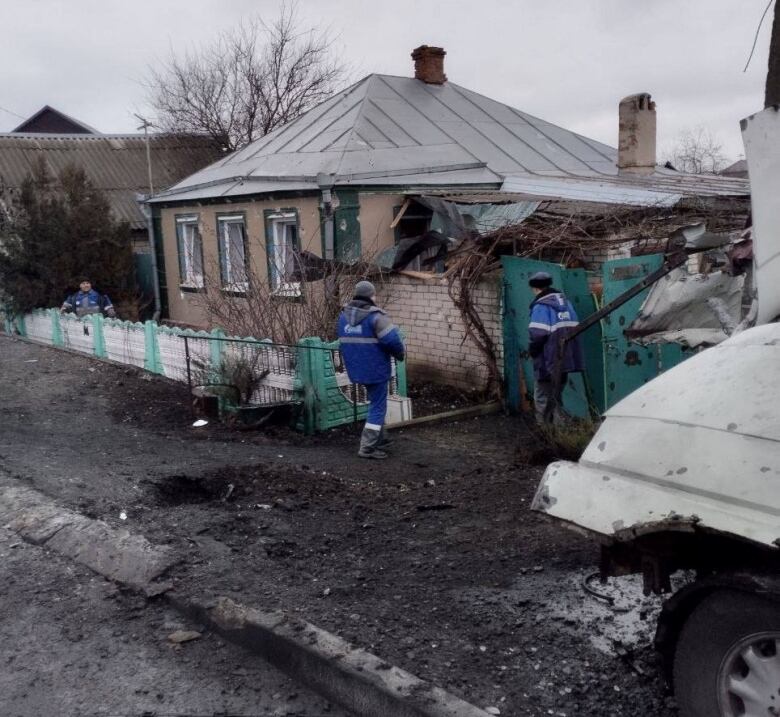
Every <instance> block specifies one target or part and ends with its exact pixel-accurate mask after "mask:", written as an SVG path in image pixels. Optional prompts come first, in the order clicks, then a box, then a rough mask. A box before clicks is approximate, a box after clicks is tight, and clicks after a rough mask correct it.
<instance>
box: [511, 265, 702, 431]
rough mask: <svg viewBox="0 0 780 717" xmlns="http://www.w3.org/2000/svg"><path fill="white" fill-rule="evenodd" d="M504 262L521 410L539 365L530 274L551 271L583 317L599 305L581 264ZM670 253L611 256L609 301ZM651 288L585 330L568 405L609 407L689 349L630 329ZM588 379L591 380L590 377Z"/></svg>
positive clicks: (579, 412) (515, 398) (578, 410)
mask: <svg viewBox="0 0 780 717" xmlns="http://www.w3.org/2000/svg"><path fill="white" fill-rule="evenodd" d="M501 262H502V265H503V269H504V316H503V321H504V378H505V381H506V394H507V400H508V403H509V406H510V408H511V409H512V410H515V411H517V410H520V408H521V406H522V403H523V393H524V390H525V393H526V394H527V395H528V396H529V397H530V395H531V394H532V392H533V365H532V362H531V360H530V357H529V356H528V320H529V307H530V305H531V302H532V301H533V298H534V295H533V293H532V292H531V289H530V287H529V286H528V279H529V278H530V276H531V274H533V273H534V272H537V271H546V272H548V273H549V274H550V275H551V276H552V277H553V285H554V286H555V287H557V288H559V289H561V290H562V291H563V292H564V293H565V294H566V296H567V297H568V298H569V300H570V301H571V302H572V304H573V305H574V308H575V310H576V311H577V315H578V317H579V318H580V320H582V319H584V318H586V317H587V316H589V315H590V314H591V313H593V312H594V311H595V310H596V309H597V308H598V307H597V302H596V299H595V297H594V296H592V295H591V294H590V293H589V290H588V281H587V274H586V272H585V271H584V270H582V269H566V268H564V267H562V266H560V265H559V264H551V263H548V262H542V261H535V260H533V259H521V258H519V257H502V259H501ZM662 263H663V256H661V255H660V254H653V255H650V256H642V257H630V258H627V259H615V260H613V261H608V262H605V263H604V267H603V287H604V289H603V295H602V305H606V304H608V303H609V302H610V301H612V300H613V299H615V298H617V297H618V296H620V294H622V293H623V292H624V291H626V290H627V289H630V288H631V287H632V286H634V285H635V284H636V283H637V282H639V281H641V280H642V279H643V278H644V277H645V276H647V275H648V274H650V273H651V272H653V271H655V270H656V269H658V268H659V267H660V266H661V264H662ZM648 292H649V289H647V290H645V291H643V292H642V293H640V294H638V295H637V296H635V297H634V298H633V299H631V300H630V301H628V302H626V303H625V304H623V306H621V307H620V308H619V309H617V310H616V311H615V312H613V313H612V314H610V315H609V316H607V317H606V318H605V319H604V320H602V321H601V323H600V325H596V326H593V327H592V328H590V329H588V330H587V331H586V332H585V333H584V334H583V335H582V339H581V340H582V346H583V351H584V354H585V364H586V370H585V373H584V376H579V375H573V376H570V377H569V382H568V385H567V387H566V390H565V391H564V395H563V403H564V408H566V410H567V411H568V412H569V413H571V414H572V415H575V416H587V415H588V408H589V407H590V408H591V409H592V410H593V411H594V412H596V413H603V412H604V411H605V410H607V409H608V408H609V407H611V406H613V405H615V403H617V402H618V401H620V400H621V399H622V398H624V397H625V396H627V395H628V394H629V393H631V392H632V391H634V390H635V389H637V388H639V387H640V386H641V385H642V384H644V383H647V382H648V381H650V380H651V379H653V378H655V377H656V376H657V375H658V374H659V373H660V372H661V371H663V370H665V369H667V368H671V367H672V366H674V365H676V364H678V363H680V361H682V360H684V359H685V358H687V357H688V356H689V355H690V352H689V351H686V350H684V349H682V348H681V347H679V346H676V345H653V346H640V345H639V344H635V343H632V342H630V341H628V339H626V337H625V336H624V334H623V332H624V331H625V329H626V328H627V327H628V326H629V325H630V324H631V322H632V321H633V320H634V318H635V317H636V316H637V314H638V313H639V308H640V307H641V306H642V303H643V302H644V300H645V297H646V296H647V293H648ZM583 378H584V381H583Z"/></svg>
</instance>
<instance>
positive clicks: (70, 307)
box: [62, 289, 114, 316]
mask: <svg viewBox="0 0 780 717" xmlns="http://www.w3.org/2000/svg"><path fill="white" fill-rule="evenodd" d="M62 308H63V309H64V310H65V311H73V312H74V313H75V314H76V316H87V315H88V314H102V313H103V312H104V311H107V312H109V313H111V312H113V310H114V306H113V304H112V303H111V299H109V298H108V296H106V295H105V294H101V293H99V292H97V291H95V290H94V289H90V290H89V291H88V292H86V293H84V292H83V291H77V292H76V293H75V294H71V295H70V296H69V297H68V298H66V299H65V303H64V304H63V305H62Z"/></svg>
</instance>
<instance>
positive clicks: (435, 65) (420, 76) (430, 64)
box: [412, 45, 447, 85]
mask: <svg viewBox="0 0 780 717" xmlns="http://www.w3.org/2000/svg"><path fill="white" fill-rule="evenodd" d="M446 54H447V53H446V52H445V51H444V49H443V48H441V47H429V46H428V45H420V47H418V48H415V49H414V50H412V59H413V60H414V78H415V79H416V80H421V81H422V82H427V83H428V84H429V85H443V84H444V83H445V82H446V81H447V75H445V74H444V56H445V55H446Z"/></svg>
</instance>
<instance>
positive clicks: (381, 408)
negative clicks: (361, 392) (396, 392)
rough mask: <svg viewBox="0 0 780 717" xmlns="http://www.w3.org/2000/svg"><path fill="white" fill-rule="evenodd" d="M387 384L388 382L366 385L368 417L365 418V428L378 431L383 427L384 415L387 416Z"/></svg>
mask: <svg viewBox="0 0 780 717" xmlns="http://www.w3.org/2000/svg"><path fill="white" fill-rule="evenodd" d="M387 384H388V381H382V382H381V383H367V384H366V393H367V394H368V401H369V404H368V415H367V416H366V428H370V429H371V430H373V431H379V430H381V429H382V426H384V425H385V415H386V414H387Z"/></svg>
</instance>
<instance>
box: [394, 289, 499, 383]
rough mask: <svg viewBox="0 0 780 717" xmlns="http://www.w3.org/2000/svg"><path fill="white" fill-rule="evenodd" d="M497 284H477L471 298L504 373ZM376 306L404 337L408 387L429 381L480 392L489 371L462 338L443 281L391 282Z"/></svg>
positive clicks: (460, 324)
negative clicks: (383, 310)
mask: <svg viewBox="0 0 780 717" xmlns="http://www.w3.org/2000/svg"><path fill="white" fill-rule="evenodd" d="M501 291H502V287H501V278H500V277H498V276H497V277H495V278H491V279H488V280H486V281H484V282H483V283H481V284H480V285H479V286H478V288H477V289H476V290H475V292H474V294H473V298H474V301H475V303H476V305H477V309H478V311H479V314H480V317H481V318H482V321H483V322H484V324H485V328H486V329H487V330H488V331H489V332H490V336H491V337H492V339H493V341H494V342H495V344H496V347H497V349H498V352H499V368H500V370H503V363H502V356H501V352H502V351H503V331H502V325H501ZM379 301H380V302H381V304H380V305H381V306H383V307H385V308H386V309H387V311H388V313H389V314H390V316H391V318H392V319H393V321H394V322H395V323H396V324H398V326H400V328H401V330H402V331H403V333H404V335H405V336H406V348H407V361H408V367H407V370H408V376H409V381H410V382H411V383H415V382H417V381H433V382H436V383H444V384H449V385H452V386H458V387H460V388H464V389H473V388H480V389H481V388H483V387H484V385H485V382H486V379H487V369H486V366H485V359H484V357H483V355H482V353H481V352H480V351H479V350H478V349H477V347H476V344H475V343H474V342H473V341H472V340H471V339H470V338H467V337H466V331H465V328H464V325H463V321H462V319H461V316H460V312H459V311H458V310H457V308H455V306H454V305H453V303H452V299H450V296H449V293H448V286H447V282H446V281H445V280H442V279H431V280H425V279H416V278H412V277H407V276H401V275H398V276H395V277H393V280H392V282H391V283H390V284H389V285H388V287H387V288H386V289H383V290H382V291H381V292H380V297H379Z"/></svg>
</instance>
